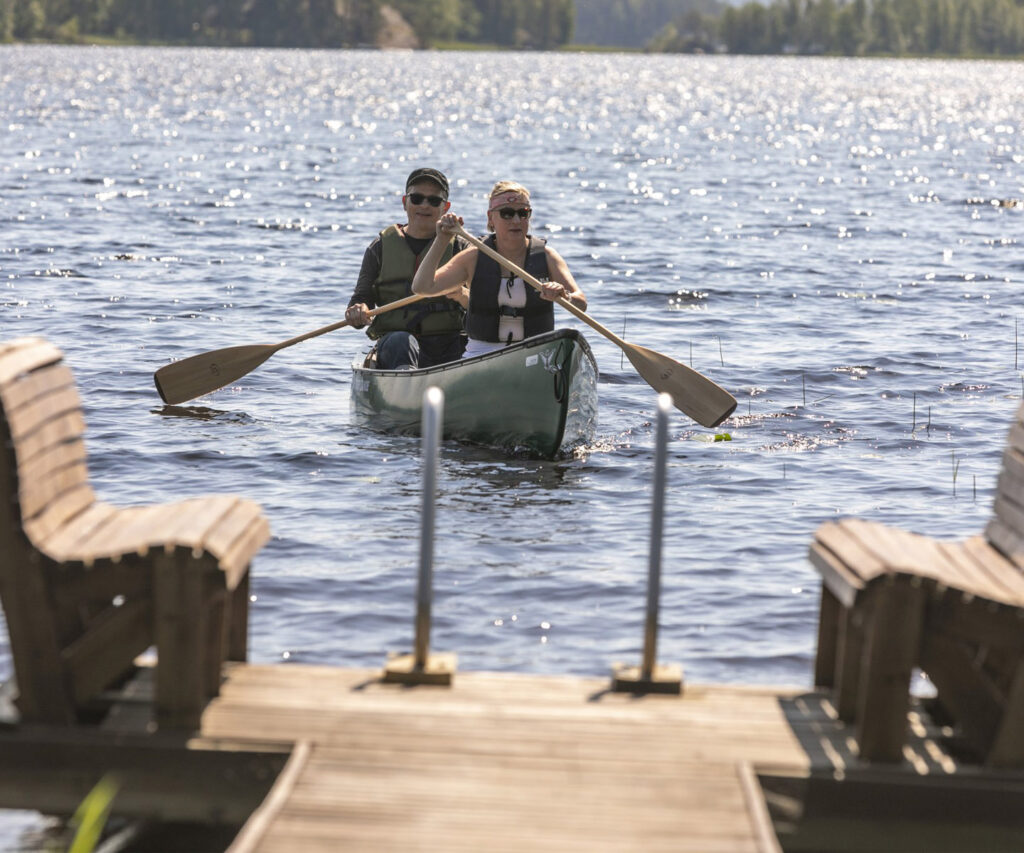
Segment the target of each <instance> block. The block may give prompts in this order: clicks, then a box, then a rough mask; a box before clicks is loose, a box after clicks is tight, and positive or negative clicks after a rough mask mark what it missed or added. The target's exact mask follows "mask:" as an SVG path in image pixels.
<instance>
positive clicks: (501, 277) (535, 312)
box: [412, 181, 587, 358]
mask: <svg viewBox="0 0 1024 853" xmlns="http://www.w3.org/2000/svg"><path fill="white" fill-rule="evenodd" d="M532 213H533V210H532V209H531V208H530V192H529V190H527V189H526V188H525V187H524V186H522V185H521V184H517V183H514V182H513V181H499V182H498V183H496V184H495V185H494V188H493V189H492V190H491V195H490V200H489V202H488V206H487V228H488V230H490V231H492V232H493V233H492V234H491V235H490V236H488V237H487V239H486V240H485V241H484V242H485V243H487V244H488V245H489V246H490V247H491V248H494V249H496V250H497V251H498V253H499V254H501V256H502V257H504V258H508V260H509V261H511V262H512V263H514V264H516V265H517V266H519V267H521V268H522V269H525V270H526V271H527V272H528V273H530V274H531V275H532V276H533V277H534V278H536V279H540V281H541V284H542V290H541V291H540V292H538V291H537V290H536V289H535V288H533V287H532V286H531V285H529V284H527V283H526V282H524V281H523V280H522V279H520V278H517V277H516V276H515V274H513V273H510V272H509V271H508V270H506V269H505V268H504V267H502V266H500V265H499V264H498V263H497V262H496V261H495V260H493V259H492V258H490V257H488V256H487V255H485V254H484V253H482V252H481V251H480V250H479V249H477V248H475V247H473V246H470V247H469V248H467V249H465V250H464V251H462V252H459V253H458V254H457V255H455V256H454V257H453V258H452V259H451V260H450V261H448V263H446V264H445V265H444V266H443V267H441V269H438V268H437V264H438V262H439V261H440V259H441V257H442V256H443V254H444V251H445V248H446V247H447V245H448V243H449V242H450V241H451V239H452V237H454V236H455V228H456V226H458V225H462V217H460V216H456V215H455V214H453V213H446V214H444V216H442V217H441V218H440V219H439V220H438V222H437V225H436V230H437V236H438V239H436V240H434V242H433V243H432V244H431V246H430V249H429V250H428V251H427V254H426V255H424V257H423V260H422V261H421V263H420V265H419V268H418V269H417V270H416V275H415V276H414V278H413V280H412V289H413V292H414V293H423V294H427V295H430V296H436V295H439V294H442V293H448V292H451V291H453V290H456V289H458V288H459V287H462V286H464V285H465V286H468V287H469V307H468V309H467V313H466V332H467V333H468V334H469V344H468V346H467V347H466V351H465V353H464V354H463V358H470V357H471V356H474V355H482V354H483V353H485V352H491V351H492V350H496V349H500V348H501V347H503V346H507V345H508V344H510V343H513V342H515V341H521V340H523V338H529V337H533V336H534V335H539V334H542V333H544V332H550V331H551V330H552V329H554V327H555V313H554V306H553V305H552V304H551V303H552V302H554V301H555V300H556V299H568V300H570V301H571V302H572V303H573V304H574V305H576V307H577V308H581V309H583V310H586V308H587V298H586V297H585V296H584V295H583V291H582V290H580V288H579V286H578V285H577V284H576V281H575V280H574V279H573V277H572V273H570V272H569V267H568V266H567V265H566V263H565V261H564V260H563V258H562V256H561V255H559V254H558V252H556V251H555V250H554V249H552V248H551V247H550V246H548V245H547V244H546V242H545V241H544V240H541V239H538V238H536V237H531V236H530V234H529V230H530V216H531V214H532Z"/></svg>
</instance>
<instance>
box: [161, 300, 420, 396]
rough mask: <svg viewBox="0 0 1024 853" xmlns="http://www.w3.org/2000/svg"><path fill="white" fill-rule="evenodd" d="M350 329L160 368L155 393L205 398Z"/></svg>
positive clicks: (229, 349) (222, 352)
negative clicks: (278, 357) (303, 346)
mask: <svg viewBox="0 0 1024 853" xmlns="http://www.w3.org/2000/svg"><path fill="white" fill-rule="evenodd" d="M426 298H428V297H426V296H423V295H421V294H419V293H414V294H413V295H412V296H406V297H405V298H404V299H398V300H396V301H394V302H389V303H388V304H387V305H381V306H380V307H379V308H374V309H372V310H370V311H368V312H367V313H368V314H369V315H370V316H371V317H376V316H377V315H378V314H383V313H384V312H385V311H393V310H394V309H395V308H401V307H402V306H404V305H410V304H412V303H413V302H418V301H419V300H421V299H426ZM350 325H352V324H351V323H349V322H348V321H347V320H342V321H341V322H338V323H331V325H329V326H324V327H323V328H322V329H316V330H315V331H312V332H306V334H304V335H299V336H298V337H295V338H289V339H288V340H286V341H281V343H279V344H255V345H253V346H241V347H227V348H225V349H217V350H213V351H212V352H203V353H200V354H199V355H193V356H190V357H189V358H183V359H182V360H181V361H175V362H172V363H171V364H168V365H165V366H164V367H161V368H160V369H159V370H158V371H157V372H156V373H154V374H153V381H154V382H156V390H157V391H159V392H160V397H161V399H163V401H164V402H165V403H170V404H175V403H184V402H185V401H186V400H192V399H195V398H196V397H202V396H203V394H209V393H210V392H211V391H216V390H217V389H218V388H223V387H224V386H225V385H230V384H231V383H232V382H234V381H235V380H237V379H241V377H243V376H245V374H247V373H251V372H252V371H253V370H255V369H256V368H257V367H259V366H260V365H261V364H263V362H265V361H266V360H267V359H268V358H270V356H272V355H273V354H274V353H275V352H277V351H278V350H283V349H284V348H285V347H290V346H294V345H295V344H297V343H301V342H302V341H308V340H309V339H310V338H316V337H319V336H320V335H325V334H327V333H328V332H333V331H334V330H335V329H343V328H344V327H345V326H350Z"/></svg>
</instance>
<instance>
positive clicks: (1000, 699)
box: [809, 407, 1024, 763]
mask: <svg viewBox="0 0 1024 853" xmlns="http://www.w3.org/2000/svg"><path fill="white" fill-rule="evenodd" d="M1022 415H1024V407H1021V410H1020V411H1019V412H1018V420H1017V421H1016V422H1015V423H1014V426H1013V427H1012V428H1011V430H1010V437H1009V447H1008V448H1007V449H1006V450H1005V452H1004V454H1003V470H1002V472H1001V474H1000V477H999V482H998V485H997V495H996V500H995V503H994V507H993V515H992V519H991V520H990V522H989V523H988V525H987V527H986V529H985V536H984V538H983V537H978V536H975V537H971V538H969V539H967V540H965V541H963V542H938V541H936V540H934V539H932V538H930V537H926V536H920V535H917V534H914V533H910V532H908V531H904V530H898V529H896V528H892V527H889V526H887V525H884V524H880V523H878V522H871V521H865V520H861V519H845V520H842V521H839V522H826V523H825V524H823V525H821V527H820V528H819V529H818V531H817V533H816V534H815V539H814V542H813V543H812V545H811V547H810V551H809V556H810V560H811V563H812V564H813V565H814V566H815V568H817V569H818V571H819V573H820V574H821V576H822V586H823V596H822V609H821V614H820V618H819V638H818V645H819V655H818V662H817V664H816V675H815V678H816V683H819V684H823V685H824V684H829V685H832V686H833V690H834V696H835V703H836V708H837V711H838V713H839V716H840V718H841V719H844V720H856V722H857V725H858V732H859V738H860V741H861V750H862V754H863V755H864V757H866V758H869V759H874V760H887V761H899V760H901V756H900V753H901V749H900V743H901V738H902V735H901V734H900V730H901V728H902V722H901V721H902V720H903V718H904V717H905V715H906V692H907V683H908V680H909V676H910V673H911V671H912V669H913V667H914V666H915V665H918V664H920V665H921V666H923V667H924V669H925V670H926V671H927V672H928V674H929V676H930V677H931V678H932V681H933V682H934V683H935V685H936V687H937V689H938V691H939V698H940V701H941V702H942V704H943V706H944V707H946V708H948V709H949V710H950V711H951V712H952V713H953V715H954V717H955V719H956V720H957V723H958V726H959V727H960V729H962V730H963V733H964V735H965V737H967V739H968V740H970V741H971V742H972V743H973V744H974V745H975V746H976V747H977V748H978V749H979V750H980V751H981V752H982V753H983V754H984V753H985V752H986V751H988V750H989V748H990V747H991V745H992V743H993V742H994V740H995V739H996V738H998V739H999V743H1000V744H1002V745H1005V748H1001V749H1000V751H999V752H998V753H997V752H996V751H995V750H993V751H992V753H991V754H990V755H989V760H990V761H996V760H999V761H1001V762H1004V763H1006V762H1009V761H1011V760H1016V761H1018V762H1019V763H1024V747H1022V746H1021V745H1020V744H1021V743H1024V710H1018V711H1017V714H1016V718H1015V717H1014V716H1012V715H1010V712H1009V709H1010V707H1011V705H1012V703H1013V702H1018V701H1024V699H1018V698H1017V697H1018V694H1017V693H1016V692H1014V691H1016V690H1018V684H1019V682H1018V681H1017V680H1016V679H1017V677H1018V673H1019V672H1020V667H1021V665H1022V663H1021V662H1022V659H1024V631H1022V626H1024V571H1022V568H1024V425H1022V424H1021V421H1020V418H1021V416H1022ZM826 593H827V594H828V597H826ZM833 598H834V601H835V603H834V604H833V600H832V599H833ZM835 607H839V608H842V609H841V611H840V613H839V614H838V615H837V614H836V613H835V612H833V610H834V608H835ZM830 659H833V660H834V661H835V667H834V670H833V671H830V670H829V667H828V661H829V660H830ZM1019 689H1020V690H1024V686H1022V687H1020V688H1019ZM1011 694H1012V696H1011ZM1011 755H1012V756H1015V758H1014V759H1010V758H1009V756H1011Z"/></svg>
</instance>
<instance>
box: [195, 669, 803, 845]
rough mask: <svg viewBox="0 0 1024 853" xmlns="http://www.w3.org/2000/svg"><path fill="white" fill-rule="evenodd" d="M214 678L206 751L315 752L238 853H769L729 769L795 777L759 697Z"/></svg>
mask: <svg viewBox="0 0 1024 853" xmlns="http://www.w3.org/2000/svg"><path fill="white" fill-rule="evenodd" d="M228 672H229V675H228V678H227V680H226V682H225V683H224V685H223V686H222V689H221V694H220V696H219V697H218V698H217V699H216V700H214V701H213V702H212V703H211V705H210V707H209V708H208V709H207V711H206V713H205V714H204V716H203V720H202V731H203V735H204V736H205V737H209V738H219V737H223V738H232V737H236V736H239V735H244V736H247V737H257V738H267V739H275V738H280V737H287V736H288V735H289V734H291V733H294V732H301V733H302V737H303V739H306V740H308V741H309V743H310V745H311V746H310V753H309V756H308V759H307V760H306V761H305V762H304V765H303V767H302V768H301V769H300V770H299V771H298V772H297V775H296V778H294V779H292V780H290V782H289V791H288V792H287V796H286V797H283V798H282V800H283V802H279V803H277V804H276V806H275V809H274V813H273V815H272V816H268V815H267V814H263V815H262V816H261V818H260V821H259V822H260V826H259V831H258V833H254V832H249V833H246V832H245V831H243V833H242V834H241V835H240V836H239V839H240V840H239V844H238V846H237V848H235V849H234V853H250V851H259V853H269V852H270V851H288V853H293V851H294V850H295V849H302V850H304V851H307V850H308V851H320V850H323V851H326V850H338V849H345V850H367V851H369V850H373V851H379V852H380V853H388V851H398V850H402V851H418V850H423V851H426V850H446V851H462V850H465V851H470V850H473V851H478V850H482V849H486V850H490V851H498V850H513V849H515V850H522V849H530V850H552V851H554V850H558V851H575V850H588V851H600V850H616V851H623V850H625V851H629V850H636V851H641V850H643V851H660V850H665V851H668V850H672V851H709V853H713V851H723V853H725V851H729V853H745V851H750V853H758V852H759V851H760V853H769V851H772V850H774V849H775V848H774V847H772V846H771V844H770V843H769V841H768V840H767V839H766V838H765V833H764V831H763V826H761V822H760V821H759V818H758V816H757V815H756V814H752V813H751V809H750V808H749V803H748V797H749V793H748V792H747V791H746V790H745V784H744V780H743V778H742V773H741V766H743V765H744V762H755V763H758V762H764V763H767V764H772V765H780V766H786V767H789V768H791V769H792V770H793V771H794V772H799V771H801V770H805V769H806V768H807V767H808V759H807V754H806V752H805V751H804V749H803V748H802V747H801V745H800V742H799V739H798V737H797V735H796V734H794V730H793V727H792V725H791V722H790V721H788V720H787V718H786V714H785V712H784V709H783V707H782V703H781V702H780V692H779V690H778V689H773V688H730V687H713V688H708V687H693V688H689V689H687V690H686V692H685V693H684V695H683V696H682V697H667V696H653V695H651V696H645V697H640V698H636V697H632V696H626V695H621V694H613V693H610V692H608V690H607V687H608V682H607V681H606V680H602V679H593V678H590V679H587V678H566V677H557V678H556V677H548V676H530V675H513V676H507V675H500V674H491V673H458V674H457V676H456V679H455V683H454V685H453V686H452V688H450V689H445V688H429V687H417V688H407V687H402V686H400V685H385V684H382V683H380V682H379V681H378V677H379V672H377V671H370V670H348V669H346V670H339V669H328V668H321V667H312V666H254V665H247V666H240V667H234V668H230V669H229V671H228ZM796 692H797V691H794V690H789V691H788V692H786V693H785V695H786V696H792V695H794V694H795V693H796ZM814 724H815V725H817V722H815V723H814ZM254 835H258V837H254Z"/></svg>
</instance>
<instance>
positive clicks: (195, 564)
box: [0, 338, 269, 729]
mask: <svg viewBox="0 0 1024 853" xmlns="http://www.w3.org/2000/svg"><path fill="white" fill-rule="evenodd" d="M62 362H63V354H62V353H61V351H60V350H59V349H57V348H56V347H55V346H53V345H52V344H50V343H48V342H46V341H45V340H42V339H40V338H21V339H18V340H14V341H9V342H6V343H0V489H2V494H3V497H4V504H5V506H4V508H3V510H2V511H0V554H2V558H0V603H2V604H3V610H4V616H5V620H6V623H7V631H8V634H9V636H10V644H11V654H12V657H13V661H14V674H15V680H16V692H17V699H16V705H17V710H18V715H19V717H20V718H21V720H22V721H25V722H38V723H47V724H61V725H70V724H74V723H79V722H89V721H94V720H96V719H98V718H99V715H100V714H101V713H102V710H103V702H102V698H103V697H102V694H103V692H104V691H106V690H108V689H109V688H111V687H114V686H116V685H117V684H118V683H119V682H120V681H121V680H123V679H124V678H125V677H126V676H128V675H130V674H131V672H132V671H133V661H134V660H135V658H136V657H137V656H138V655H139V654H140V653H142V652H144V651H145V650H147V649H149V648H151V647H154V646H155V647H156V652H157V665H156V693H155V707H154V711H155V718H156V722H157V724H158V725H159V726H160V727H163V728H175V729H194V728H196V727H197V726H198V723H199V717H200V714H201V713H202V709H203V706H204V705H205V703H206V701H207V700H208V699H209V698H211V697H212V696H215V695H216V694H217V692H218V689H219V684H220V672H221V664H222V662H223V660H224V659H225V658H228V659H231V660H244V659H245V656H246V643H247V622H248V589H249V563H250V561H251V560H252V558H253V556H254V555H255V554H256V552H257V551H258V550H259V549H260V548H261V547H262V546H263V545H264V544H265V542H266V541H267V539H268V538H269V527H268V525H267V521H266V519H265V518H264V517H263V515H262V513H261V511H260V508H259V506H258V505H256V504H255V503H253V502H252V501H248V500H242V499H240V498H237V497H234V496H230V495H219V496H211V497H203V498H197V499H194V500H186V501H181V502H178V503H167V504H160V505H154V506H138V507H129V508H125V509H119V508H116V507H113V506H110V505H108V504H105V503H102V502H100V501H98V500H96V496H95V495H94V493H93V490H92V488H91V487H90V485H89V472H88V467H87V458H86V451H85V445H84V443H83V434H84V432H85V423H84V419H83V416H82V410H81V404H80V401H79V398H78V393H77V391H76V388H75V382H74V378H73V376H72V374H71V370H70V369H69V368H68V367H67V366H66V365H65V364H63V363H62Z"/></svg>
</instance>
